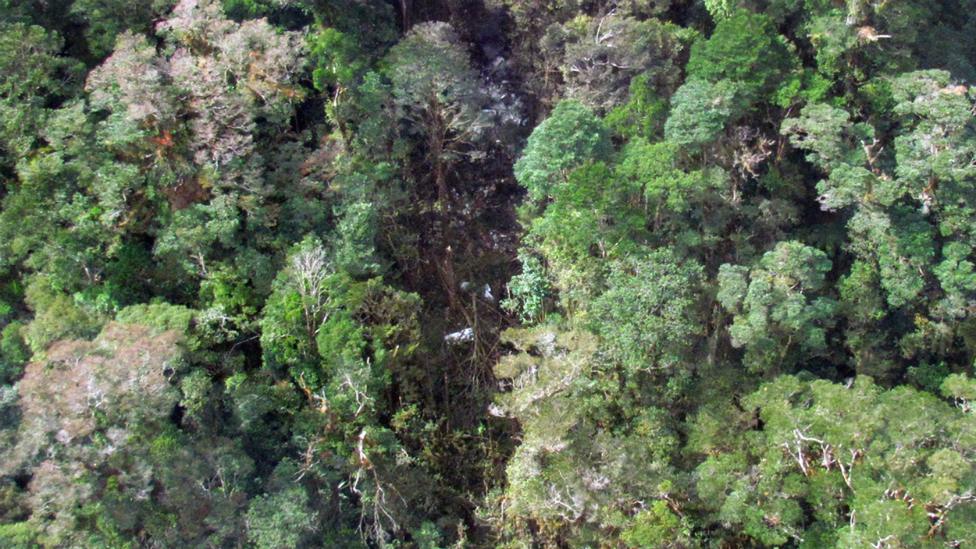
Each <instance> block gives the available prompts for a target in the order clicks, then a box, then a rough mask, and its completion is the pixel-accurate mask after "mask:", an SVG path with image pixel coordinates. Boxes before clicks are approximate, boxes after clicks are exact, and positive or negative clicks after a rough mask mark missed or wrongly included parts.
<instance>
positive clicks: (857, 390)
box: [692, 376, 976, 547]
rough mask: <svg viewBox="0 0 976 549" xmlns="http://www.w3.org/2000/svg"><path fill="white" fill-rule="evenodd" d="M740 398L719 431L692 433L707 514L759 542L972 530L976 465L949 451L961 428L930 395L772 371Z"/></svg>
mask: <svg viewBox="0 0 976 549" xmlns="http://www.w3.org/2000/svg"><path fill="white" fill-rule="evenodd" d="M743 403H744V408H745V411H746V412H745V413H740V414H741V415H740V417H739V418H738V419H737V420H736V421H734V422H733V425H737V426H738V427H737V428H735V429H732V430H731V432H730V431H729V430H728V429H727V428H724V429H722V430H721V431H718V432H713V431H698V432H697V433H694V434H693V435H692V440H693V441H694V442H693V444H695V445H697V449H698V451H699V452H707V453H709V454H710V455H709V457H707V458H706V459H705V461H704V462H703V463H702V464H701V465H700V466H699V467H698V477H697V478H698V479H699V481H698V490H699V495H700V497H701V498H702V499H701V501H702V502H703V503H705V504H706V505H707V506H708V508H709V509H710V510H711V512H712V513H714V514H713V515H712V516H713V520H718V521H721V522H723V523H725V524H733V525H736V528H737V529H738V528H742V530H743V531H744V532H745V533H746V534H747V535H748V536H749V537H751V538H752V539H754V540H756V541H758V542H760V543H767V544H783V543H787V542H788V541H789V540H790V539H794V540H796V539H797V538H798V537H804V538H806V541H810V542H812V543H816V544H817V545H819V546H837V547H844V546H850V545H860V544H868V545H869V544H878V543H879V541H880V543H881V544H882V545H883V544H902V545H911V546H918V547H936V546H941V545H942V544H943V543H944V541H943V540H944V539H948V540H952V542H958V543H967V541H968V540H970V539H972V536H973V535H976V532H974V531H973V528H972V524H973V523H972V521H971V517H972V513H973V509H972V508H973V505H974V504H976V499H974V498H973V494H972V491H971V489H970V488H969V486H970V484H971V482H972V481H971V480H969V479H971V478H972V476H973V475H974V474H976V468H974V463H973V461H972V456H971V455H970V454H969V453H968V452H966V451H965V450H963V448H964V446H960V444H963V445H965V444H966V443H964V442H963V440H968V439H969V438H971V437H972V430H971V429H970V428H969V427H967V426H966V423H965V422H966V420H967V418H964V417H963V416H962V414H961V413H960V412H959V411H958V410H954V409H952V408H951V407H950V406H948V405H947V404H945V403H944V402H941V401H939V400H938V399H936V398H935V397H934V396H932V395H930V394H928V393H925V392H919V391H915V390H914V389H911V388H907V387H900V388H897V389H893V390H890V391H883V390H881V389H880V388H879V387H877V386H876V385H875V384H874V383H873V382H872V380H871V379H870V378H865V377H859V378H857V379H856V380H851V382H850V383H848V384H847V385H841V384H835V383H830V382H828V381H826V380H816V381H801V380H800V379H798V378H796V377H792V376H782V377H780V378H777V379H776V380H774V381H772V382H770V383H767V384H765V385H763V386H762V387H761V388H760V389H759V390H757V391H756V392H754V393H752V394H751V395H749V396H748V397H747V398H745V399H744V401H743ZM752 411H755V412H756V414H757V416H756V417H757V418H758V422H759V423H757V422H756V421H749V415H751V414H752ZM698 425H699V428H700V427H704V426H705V424H703V423H699V424H698ZM757 425H761V426H762V427H761V429H760V428H758V427H757ZM936 425H938V426H940V427H938V428H936V427H935V426H936ZM726 427H727V425H726ZM746 433H748V435H746ZM726 437H730V438H726ZM960 437H961V438H960ZM942 536H944V538H942ZM936 538H942V539H936ZM797 541H799V540H797Z"/></svg>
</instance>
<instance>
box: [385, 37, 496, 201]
mask: <svg viewBox="0 0 976 549" xmlns="http://www.w3.org/2000/svg"><path fill="white" fill-rule="evenodd" d="M387 64H388V66H389V69H388V77H389V79H390V81H391V83H392V91H393V97H394V101H395V102H396V105H397V107H398V113H399V114H400V117H401V118H402V119H403V120H404V121H405V122H406V128H405V130H406V133H407V135H418V136H420V137H421V138H422V139H423V140H424V143H425V146H424V148H423V150H424V151H425V154H426V155H427V159H428V162H429V164H428V165H429V166H430V168H431V174H432V178H433V180H434V185H435V188H436V189H437V200H438V202H439V203H440V205H441V207H443V208H448V207H449V206H450V204H451V202H452V199H451V193H450V189H449V187H448V170H449V169H450V166H451V165H452V164H453V163H454V162H456V161H457V160H458V159H459V158H461V157H463V156H464V155H466V154H470V153H472V152H474V151H473V146H474V145H475V144H476V143H477V141H478V140H480V139H481V138H482V137H483V135H484V134H485V131H486V130H487V128H488V119H487V117H486V116H485V115H484V113H483V112H482V108H483V107H484V106H485V105H486V102H487V98H486V97H485V95H484V92H483V90H482V89H481V86H480V82H479V81H478V77H477V74H476V73H475V72H474V70H473V69H472V68H471V62H470V60H469V58H468V55H467V53H466V52H465V51H464V46H463V44H462V43H461V40H460V38H459V37H458V35H457V33H455V32H454V29H453V28H452V27H451V26H450V25H448V24H447V23H425V24H421V25H417V26H415V27H413V28H412V29H411V30H410V33H409V34H407V36H406V37H404V39H403V40H401V41H400V42H399V43H398V44H397V45H396V46H394V47H393V48H392V49H391V50H390V53H389V54H388V55H387Z"/></svg>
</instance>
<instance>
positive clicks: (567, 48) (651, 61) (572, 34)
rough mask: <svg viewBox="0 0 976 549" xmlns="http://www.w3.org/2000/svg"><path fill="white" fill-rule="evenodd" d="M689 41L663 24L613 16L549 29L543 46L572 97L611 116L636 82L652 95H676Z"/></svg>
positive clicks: (577, 21) (609, 15)
mask: <svg viewBox="0 0 976 549" xmlns="http://www.w3.org/2000/svg"><path fill="white" fill-rule="evenodd" d="M686 40H687V33H684V32H681V30H680V29H678V28H676V27H673V26H671V25H668V24H666V23H662V22H660V21H658V20H657V19H648V20H645V21H639V20H637V19H633V18H630V17H623V16H620V15H618V14H617V12H616V11H611V12H610V13H607V14H605V15H601V16H598V17H587V18H585V19H582V20H581V19H574V20H572V21H569V22H567V23H565V24H563V25H553V26H551V27H549V29H548V30H547V31H546V35H545V36H544V37H543V38H542V46H543V48H544V53H545V55H547V56H552V57H553V58H554V59H553V60H552V61H551V62H550V63H551V64H553V65H557V66H558V67H559V69H560V71H561V72H562V76H563V81H564V82H565V88H566V97H567V98H569V99H573V100H576V101H579V102H580V103H583V104H584V105H586V106H588V107H590V108H592V109H593V110H595V111H596V112H599V113H606V112H607V111H609V110H610V109H612V108H613V107H614V106H616V105H617V104H619V103H620V102H622V100H623V99H624V97H625V95H626V94H627V91H628V88H629V87H630V85H631V82H633V79H634V78H636V77H640V78H641V81H640V82H641V84H642V85H643V86H645V87H646V88H647V89H648V90H650V91H651V92H652V93H656V94H657V95H659V96H664V97H667V96H668V95H670V93H671V92H672V91H673V90H674V88H675V87H676V86H677V80H678V74H677V70H678V69H677V67H676V60H677V59H678V57H679V56H680V55H681V53H682V51H683V50H684V47H685V46H684V44H683V42H685V41H686Z"/></svg>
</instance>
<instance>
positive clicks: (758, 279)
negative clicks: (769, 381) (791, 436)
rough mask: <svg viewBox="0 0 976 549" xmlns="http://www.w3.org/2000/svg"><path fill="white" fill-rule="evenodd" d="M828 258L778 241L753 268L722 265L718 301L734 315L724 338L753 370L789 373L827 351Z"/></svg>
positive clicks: (831, 306) (830, 320)
mask: <svg viewBox="0 0 976 549" xmlns="http://www.w3.org/2000/svg"><path fill="white" fill-rule="evenodd" d="M830 269H831V262H830V259H828V258H827V254H825V253H823V252H822V251H820V250H818V249H816V248H811V247H809V246H806V245H804V244H802V243H800V242H796V241H791V242H780V243H779V244H777V245H776V247H775V248H773V249H772V250H770V251H768V252H766V253H765V254H764V255H763V256H762V259H760V261H759V263H758V265H756V266H755V267H752V268H751V269H750V268H747V267H743V266H739V265H729V264H725V265H722V267H721V269H720V270H719V275H718V282H719V292H718V301H719V302H720V303H721V304H722V306H723V307H725V309H726V310H728V311H730V312H732V313H734V314H735V317H734V319H733V322H732V325H731V326H730V327H729V334H730V335H731V336H732V344H733V345H734V346H736V347H744V348H745V349H746V355H745V357H744V359H743V361H744V363H745V365H746V366H747V367H748V368H749V369H751V370H754V371H760V372H766V373H775V372H783V371H789V370H790V369H791V368H792V367H793V366H794V365H796V364H797V363H800V362H801V361H802V360H804V359H806V358H809V357H811V356H817V355H820V354H824V353H826V352H828V346H827V329H828V328H830V327H831V326H832V325H833V323H834V318H833V315H834V310H835V307H836V304H835V302H834V301H833V300H832V299H831V298H829V297H826V296H824V295H823V291H824V290H825V287H826V274H827V273H828V272H829V271H830Z"/></svg>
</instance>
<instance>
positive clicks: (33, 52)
mask: <svg viewBox="0 0 976 549" xmlns="http://www.w3.org/2000/svg"><path fill="white" fill-rule="evenodd" d="M62 46H63V40H62V38H61V37H60V36H58V34H57V33H54V32H50V31H47V30H45V29H44V28H43V27H40V26H37V25H28V24H24V23H17V22H14V21H13V20H11V21H9V22H4V23H3V24H2V25H0V71H2V72H3V74H4V75H5V76H4V79H3V82H2V83H0V119H2V120H3V122H2V123H0V165H2V166H4V167H5V168H8V169H9V168H10V167H11V166H13V165H14V164H15V163H16V162H17V161H18V160H20V159H21V158H23V157H24V156H26V155H27V153H28V152H29V151H30V150H31V149H32V148H33V147H34V146H35V145H36V139H37V136H38V133H39V131H40V130H41V128H43V127H44V121H45V118H46V110H47V108H48V107H50V106H51V105H54V104H57V102H58V101H60V100H62V99H64V98H67V97H69V96H71V94H72V93H73V92H74V91H75V87H76V86H77V84H78V77H79V74H78V73H79V72H80V66H79V64H78V63H77V62H76V61H73V60H71V59H70V58H64V57H60V56H59V55H58V52H59V51H60V50H61V48H62Z"/></svg>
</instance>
